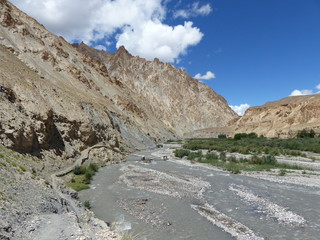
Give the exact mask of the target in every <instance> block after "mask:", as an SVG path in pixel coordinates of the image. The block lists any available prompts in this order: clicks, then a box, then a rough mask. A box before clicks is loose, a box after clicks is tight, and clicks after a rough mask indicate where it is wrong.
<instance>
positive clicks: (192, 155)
mask: <svg viewBox="0 0 320 240" xmlns="http://www.w3.org/2000/svg"><path fill="white" fill-rule="evenodd" d="M202 156H203V155H202V151H198V152H190V153H189V155H188V160H194V159H196V158H201V157H202Z"/></svg>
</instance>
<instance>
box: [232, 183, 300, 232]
mask: <svg viewBox="0 0 320 240" xmlns="http://www.w3.org/2000/svg"><path fill="white" fill-rule="evenodd" d="M229 190H231V191H233V192H234V193H235V194H236V195H238V196H239V197H240V198H241V200H242V201H244V202H245V203H248V204H249V205H251V206H253V207H255V208H257V209H258V211H259V212H261V213H264V214H266V215H267V216H268V217H271V218H275V219H277V221H278V222H281V223H285V224H291V225H298V226H303V225H305V224H306V220H305V219H304V218H303V217H302V216H299V215H298V214H296V213H294V212H292V211H290V210H288V209H286V208H284V207H282V206H279V205H278V204H276V203H273V202H271V201H270V200H268V199H265V198H263V197H261V196H258V195H255V194H254V193H253V192H252V191H251V190H250V189H248V188H247V187H245V186H243V185H236V184H230V186H229Z"/></svg>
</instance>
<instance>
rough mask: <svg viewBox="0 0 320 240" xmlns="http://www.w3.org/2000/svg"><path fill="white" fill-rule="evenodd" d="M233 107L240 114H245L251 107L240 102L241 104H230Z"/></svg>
mask: <svg viewBox="0 0 320 240" xmlns="http://www.w3.org/2000/svg"><path fill="white" fill-rule="evenodd" d="M230 107H231V109H232V110H233V111H235V112H236V113H237V114H238V115H240V116H243V114H244V113H245V111H246V110H247V109H248V108H249V107H250V105H249V104H247V103H245V104H240V105H239V106H237V105H230Z"/></svg>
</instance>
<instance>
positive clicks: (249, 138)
mask: <svg viewBox="0 0 320 240" xmlns="http://www.w3.org/2000/svg"><path fill="white" fill-rule="evenodd" d="M183 148H184V149H187V150H193V151H195V150H200V149H207V150H209V151H211V150H216V151H218V152H224V151H226V152H231V153H233V152H238V153H241V154H268V155H274V156H280V155H289V156H303V157H305V154H304V153H303V152H302V151H308V152H315V153H320V138H311V137H304V138H293V139H269V138H265V137H258V136H257V135H256V134H245V133H240V134H236V135H235V136H234V138H219V139H218V138H208V139H189V140H188V141H187V142H186V143H185V144H184V145H183Z"/></svg>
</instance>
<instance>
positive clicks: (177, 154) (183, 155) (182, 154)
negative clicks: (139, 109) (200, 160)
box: [174, 149, 190, 158]
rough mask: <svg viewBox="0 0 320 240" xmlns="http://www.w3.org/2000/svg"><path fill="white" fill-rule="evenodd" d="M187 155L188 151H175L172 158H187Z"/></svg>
mask: <svg viewBox="0 0 320 240" xmlns="http://www.w3.org/2000/svg"><path fill="white" fill-rule="evenodd" d="M189 154H190V151H189V150H186V149H177V150H175V152H174V156H175V157H178V158H183V157H185V156H189Z"/></svg>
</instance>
